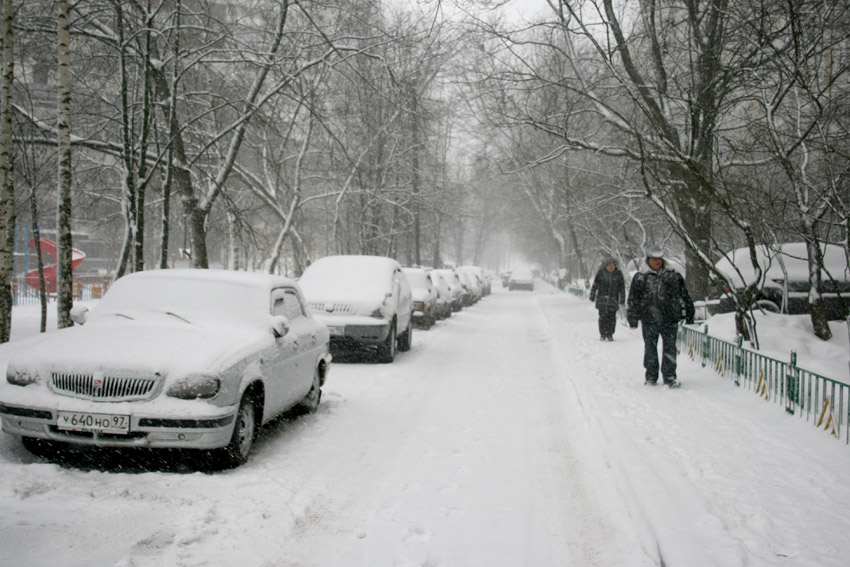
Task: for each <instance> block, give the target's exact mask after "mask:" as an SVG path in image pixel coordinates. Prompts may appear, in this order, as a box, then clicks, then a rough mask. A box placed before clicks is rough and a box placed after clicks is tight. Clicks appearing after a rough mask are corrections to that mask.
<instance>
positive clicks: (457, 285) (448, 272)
mask: <svg viewBox="0 0 850 567" xmlns="http://www.w3.org/2000/svg"><path fill="white" fill-rule="evenodd" d="M433 271H434V272H437V273H438V274H440V275H442V276H443V278H445V280H446V283H447V284H448V285H449V291H450V292H451V294H452V311H460V310H461V309H463V300H464V295H465V292H464V289H463V283H462V282H461V281H460V278H459V277H458V275H457V272H456V271H455V270H453V269H451V268H439V269H436V270H433Z"/></svg>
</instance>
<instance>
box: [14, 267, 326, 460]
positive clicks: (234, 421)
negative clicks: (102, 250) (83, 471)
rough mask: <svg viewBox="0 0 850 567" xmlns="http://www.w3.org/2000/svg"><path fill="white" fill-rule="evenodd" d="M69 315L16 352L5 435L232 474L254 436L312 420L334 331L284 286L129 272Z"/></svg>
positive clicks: (270, 279)
mask: <svg viewBox="0 0 850 567" xmlns="http://www.w3.org/2000/svg"><path fill="white" fill-rule="evenodd" d="M72 316H73V318H74V320H75V321H76V322H77V323H78V325H75V326H74V327H70V328H67V329H62V330H59V331H56V332H54V333H50V334H48V335H44V336H41V337H39V338H38V341H37V342H34V343H33V344H31V345H28V348H24V349H21V350H20V351H19V352H16V353H13V354H12V355H11V356H10V358H9V361H8V366H7V371H6V379H5V380H4V381H3V383H2V384H0V417H2V422H3V430H4V431H6V432H8V433H11V434H13V435H16V436H19V437H20V438H21V440H22V441H23V444H24V446H25V447H27V448H28V449H30V450H31V451H32V452H34V453H42V452H44V450H45V446H47V445H50V444H55V443H57V442H58V443H62V444H70V445H85V446H98V447H144V448H151V449H159V448H179V449H207V450H212V451H213V452H214V455H215V456H216V460H217V462H218V463H220V464H221V465H222V466H236V465H239V464H242V463H244V462H245V461H246V460H247V459H248V455H249V453H250V452H251V448H252V446H253V442H254V439H255V437H256V435H257V430H258V428H259V427H260V425H261V424H264V423H266V422H268V421H270V420H272V419H274V418H275V417H277V416H278V415H280V414H281V413H283V412H284V411H286V410H288V409H290V408H293V407H298V408H300V409H302V410H303V411H306V412H313V411H315V410H316V409H317V407H318V406H319V402H320V400H321V397H322V390H321V388H322V386H323V385H324V383H325V380H326V379H327V375H328V371H329V369H330V364H331V357H330V355H329V354H328V345H329V334H328V328H327V327H326V326H325V325H324V324H323V323H320V322H318V321H316V320H315V319H314V318H313V317H312V316H311V315H310V311H309V309H308V308H307V306H306V304H305V301H304V297H303V295H302V293H301V290H300V289H299V286H298V284H297V283H296V282H295V281H292V280H290V279H287V278H283V277H278V276H271V275H267V274H253V273H246V272H234V271H222V270H154V271H146V272H137V273H133V274H130V275H126V276H124V277H122V278H120V279H119V280H117V281H116V282H115V283H114V284H113V285H112V287H111V288H110V289H109V291H108V292H107V293H106V294H105V296H104V297H103V299H101V300H100V301H99V302H98V303H97V304H96V306H95V307H94V308H93V309H91V310H90V311H89V310H87V309H86V308H85V307H84V306H76V307H74V309H73V310H72Z"/></svg>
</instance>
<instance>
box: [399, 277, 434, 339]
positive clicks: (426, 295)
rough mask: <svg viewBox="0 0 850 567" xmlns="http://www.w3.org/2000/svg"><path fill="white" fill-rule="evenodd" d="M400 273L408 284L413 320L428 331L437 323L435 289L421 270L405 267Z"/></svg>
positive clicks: (429, 278)
mask: <svg viewBox="0 0 850 567" xmlns="http://www.w3.org/2000/svg"><path fill="white" fill-rule="evenodd" d="M401 271H402V273H403V274H404V275H405V276H406V277H407V281H408V282H410V290H411V293H412V295H413V320H414V321H415V322H416V323H417V324H418V325H419V326H420V327H422V328H423V329H426V330H427V329H430V328H431V326H432V325H433V324H434V323H435V322H436V321H437V288H436V287H435V286H434V282H433V281H432V280H431V276H430V275H429V274H428V272H426V271H425V270H424V269H423V268H414V267H409V268H408V267H405V268H402V269H401Z"/></svg>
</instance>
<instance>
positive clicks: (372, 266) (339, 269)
mask: <svg viewBox="0 0 850 567" xmlns="http://www.w3.org/2000/svg"><path fill="white" fill-rule="evenodd" d="M385 260H386V259H385V258H378V257H370V256H339V257H326V258H322V259H320V260H317V261H316V262H315V263H313V265H311V266H310V267H309V268H307V270H305V271H304V275H303V276H301V279H300V280H298V284H299V285H300V286H301V289H302V290H303V291H304V295H306V296H307V297H308V298H309V299H310V300H313V299H314V298H315V299H323V298H327V297H363V298H366V297H375V296H379V297H383V296H384V295H385V294H386V293H388V292H390V291H391V290H392V269H391V265H390V264H389V263H387V262H386V261H385Z"/></svg>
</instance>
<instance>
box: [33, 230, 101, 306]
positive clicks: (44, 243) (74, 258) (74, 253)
mask: <svg viewBox="0 0 850 567" xmlns="http://www.w3.org/2000/svg"><path fill="white" fill-rule="evenodd" d="M29 245H30V246H33V247H35V242H33V241H32V240H30V242H29ZM39 247H40V248H41V251H42V252H46V253H48V254H50V255H51V256H53V263H52V264H50V265H49V266H44V285H45V286H46V287H47V293H56V280H57V278H56V249H57V246H56V243H55V242H53V241H52V240H48V239H46V238H40V239H39ZM85 259H86V255H85V253H84V252H82V251H80V250H77V249H76V248H71V270H72V271H73V270H76V269H77V268H78V267H79V265H80V264H82V263H83V260H85ZM25 276H26V282H27V285H29V286H30V287H34V288H35V289H38V268H36V269H35V270H30V271H28V272H27V273H26V274H25Z"/></svg>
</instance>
